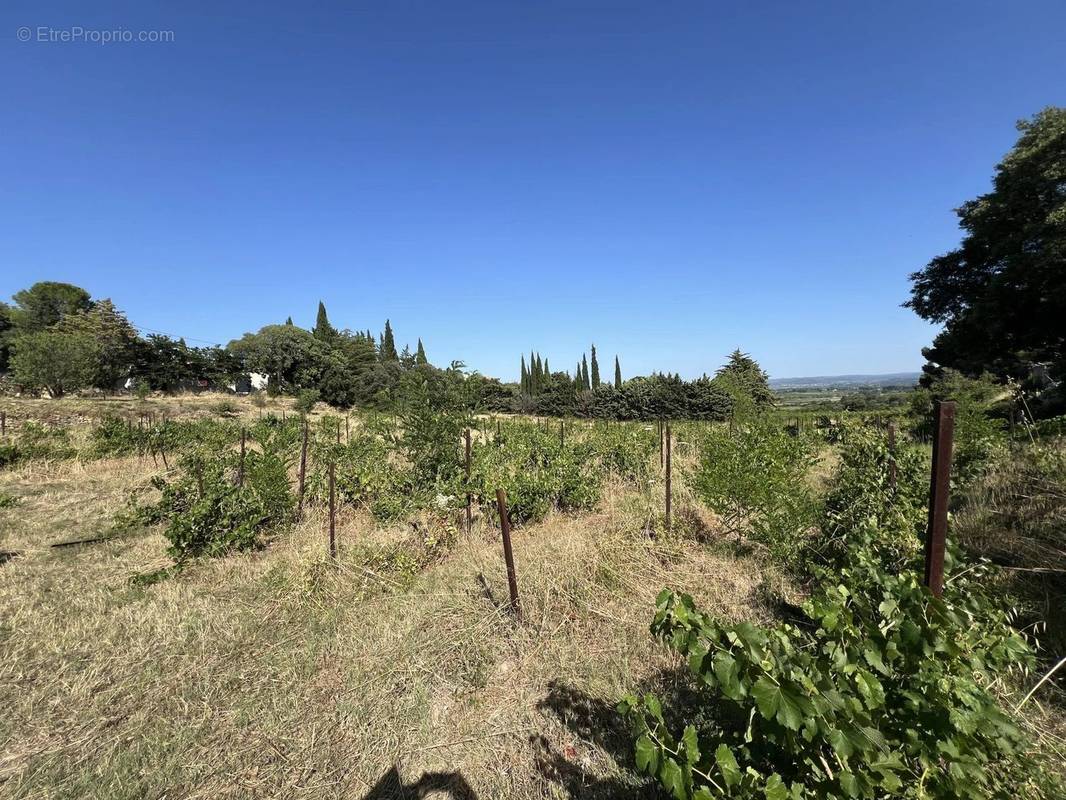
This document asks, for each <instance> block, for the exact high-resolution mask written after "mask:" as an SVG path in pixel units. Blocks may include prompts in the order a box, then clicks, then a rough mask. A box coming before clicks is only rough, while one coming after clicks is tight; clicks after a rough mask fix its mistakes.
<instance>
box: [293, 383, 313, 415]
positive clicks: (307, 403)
mask: <svg viewBox="0 0 1066 800" xmlns="http://www.w3.org/2000/svg"><path fill="white" fill-rule="evenodd" d="M318 398H319V394H318V389H304V390H303V391H301V392H300V393H299V394H298V395H296V410H297V411H298V412H299V413H301V414H310V413H311V412H312V411H314V410H315V403H317V402H318Z"/></svg>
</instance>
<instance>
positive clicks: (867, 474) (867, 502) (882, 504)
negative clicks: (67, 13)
mask: <svg viewBox="0 0 1066 800" xmlns="http://www.w3.org/2000/svg"><path fill="white" fill-rule="evenodd" d="M893 463H894V464H895V475H896V484H895V488H893V487H892V485H891V482H890V475H891V472H892V464H893ZM928 497H929V455H928V453H927V452H926V451H924V450H922V449H921V448H919V447H916V446H914V445H911V444H909V443H907V442H905V441H904V440H903V438H902V437H901V436H897V440H896V448H895V452H894V453H890V452H889V448H888V436H887V433H886V432H885V431H883V430H880V429H878V428H873V427H870V426H864V425H855V424H851V425H847V426H845V427H844V428H842V433H841V448H840V463H839V465H838V466H837V469H836V474H835V475H834V478H833V481H832V488H831V489H830V490H829V493H828V495H827V496H826V498H825V519H824V521H823V523H822V527H823V530H824V531H825V533H826V539H827V543H828V544H827V546H828V547H829V548H830V549H831V550H832V551H833V552H838V551H839V550H840V549H842V548H847V547H848V546H850V542H848V541H847V537H848V533H849V532H850V531H853V530H858V529H860V528H862V527H863V526H864V525H865V524H866V523H867V522H869V521H873V523H874V528H873V530H875V531H876V532H877V534H878V536H879V537H880V541H879V546H880V547H881V553H882V557H884V558H886V559H888V560H890V561H891V562H893V563H900V562H903V561H905V560H907V559H909V558H913V557H914V556H915V555H916V553H917V551H918V546H919V539H918V537H919V535H920V534H921V532H922V531H923V530H924V528H925V522H926V515H927V508H928Z"/></svg>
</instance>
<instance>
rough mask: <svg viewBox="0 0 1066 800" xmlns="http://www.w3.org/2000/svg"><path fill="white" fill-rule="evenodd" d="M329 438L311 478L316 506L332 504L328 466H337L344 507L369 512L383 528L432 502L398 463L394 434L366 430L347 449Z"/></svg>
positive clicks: (382, 429) (319, 446)
mask: <svg viewBox="0 0 1066 800" xmlns="http://www.w3.org/2000/svg"><path fill="white" fill-rule="evenodd" d="M325 438H326V441H325V442H324V443H323V442H320V443H318V444H317V445H316V447H315V451H314V458H313V463H314V464H316V465H317V466H316V467H315V469H314V471H313V472H312V473H311V475H310V476H309V477H308V485H307V492H308V497H309V498H310V499H311V500H314V501H317V502H326V501H327V500H328V498H329V483H328V465H329V463H330V462H331V461H332V462H333V464H334V476H335V486H336V493H337V498H338V502H340V503H347V504H348V505H351V506H354V507H356V508H363V509H365V510H367V511H368V512H370V514H372V515H373V516H374V518H375V519H377V520H379V521H381V522H392V521H394V520H398V519H404V518H406V517H407V516H409V515H410V514H411V513H413V512H414V511H415V510H416V509H417V508H418V506H419V505H424V504H425V503H426V502H427V500H428V498H427V497H426V495H425V493H419V492H418V487H417V486H416V485H415V481H414V476H413V475H412V472H411V470H409V469H407V468H406V466H405V465H403V464H402V463H400V462H399V461H398V460H397V458H396V457H395V454H394V440H393V436H392V434H391V432H390V431H389V430H388V428H385V427H384V426H374V425H368V426H366V427H363V428H360V429H358V430H356V431H355V432H353V435H352V436H351V437H350V438H349V440H348V442H347V443H346V444H343V445H338V444H335V443H333V442H332V441H330V437H329V436H328V435H327V436H326V437H325Z"/></svg>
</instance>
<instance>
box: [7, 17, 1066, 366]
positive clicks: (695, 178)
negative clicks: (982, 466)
mask: <svg viewBox="0 0 1066 800" xmlns="http://www.w3.org/2000/svg"><path fill="white" fill-rule="evenodd" d="M22 26H25V27H27V28H29V29H30V34H31V38H30V41H19V35H18V29H19V28H20V27H22ZM75 26H80V27H81V28H82V29H84V30H87V31H88V30H112V31H113V30H123V29H124V30H127V31H131V32H133V34H134V35H136V33H137V32H139V31H142V30H145V31H152V30H166V31H172V32H173V41H171V42H165V43H139V42H113V43H111V44H106V45H105V44H98V43H94V42H87V41H77V42H69V41H68V42H63V41H40V40H39V37H40V36H41V35H42V34H43V37H44V38H45V39H47V38H49V37H54V36H61V35H62V31H65V30H69V29H71V28H73V27H75ZM41 29H44V30H43V31H42V30H41ZM57 32H58V33H57ZM1064 53H1066V3H1062V2H1061V0H1054V1H1053V2H1002V3H989V2H974V1H973V0H971V1H970V2H937V3H928V2H900V3H879V4H874V3H855V2H812V3H792V2H788V3H785V2H781V3H725V2H706V1H705V2H678V3H671V4H663V3H651V2H644V3H618V2H614V3H580V4H578V3H573V2H566V3H563V2H536V3H525V2H523V3H518V2H500V0H496V1H495V2H477V3H470V2H462V3H459V2H440V1H439V0H438V1H437V2H410V3H379V2H375V3H367V2H355V3H353V2H347V3H315V4H296V3H284V4H281V3H278V4H275V3H269V2H267V3H264V2H256V3H224V4H223V3H192V2H186V3H168V4H163V3H156V2H145V1H144V0H141V1H139V2H131V3H107V2H98V3H91V4H88V3H55V2H48V1H47V0H45V1H44V2H32V3H29V2H10V1H9V2H7V3H5V4H4V6H3V8H2V9H0V69H2V74H3V76H4V79H3V81H0V101H2V105H0V107H2V109H3V113H2V117H0V119H2V123H0V175H2V179H0V267H2V272H0V295H2V296H3V297H4V298H5V299H6V298H7V296H8V295H10V294H11V293H12V292H14V291H17V290H18V289H20V288H22V287H24V286H27V285H29V284H31V283H33V282H34V281H37V280H63V281H70V282H73V283H77V284H79V285H82V286H84V287H86V288H87V289H89V290H90V291H91V292H92V293H93V295H94V296H97V297H111V298H113V299H114V300H115V302H116V303H117V304H118V305H119V306H120V307H121V308H123V309H124V310H125V311H126V312H127V313H128V315H129V317H130V319H131V321H133V322H134V323H136V324H138V325H140V326H144V327H146V328H149V329H154V330H159V331H165V332H168V333H172V334H176V335H184V336H186V337H187V338H188V339H189V340H190V341H192V340H204V341H218V342H226V341H228V340H229V339H231V338H235V337H237V336H239V335H240V334H241V333H243V332H244V331H246V330H254V329H257V328H259V327H260V326H262V325H265V324H268V323H271V322H280V321H283V320H284V319H285V317H286V316H288V315H290V314H291V315H292V317H293V319H294V320H295V321H296V322H297V323H298V324H303V325H308V326H309V325H311V324H312V323H313V321H314V313H315V310H316V307H317V302H318V300H319V299H320V298H321V299H323V300H325V302H326V304H327V307H328V309H329V312H330V317H331V319H332V321H333V322H334V324H335V325H338V326H339V327H352V328H358V329H365V328H368V327H369V328H372V329H373V330H374V331H375V332H377V331H379V330H380V329H381V327H382V326H383V324H384V320H385V318H386V317H391V319H392V324H393V327H394V329H395V330H396V335H397V340H398V341H399V343H401V344H402V343H403V342H405V341H406V342H410V343H411V345H412V347H413V345H414V343H415V340H416V338H417V337H418V336H421V337H422V338H423V340H424V342H425V344H426V348H427V351H428V353H429V356H430V358H431V360H434V361H435V362H437V363H446V362H447V361H449V360H451V359H461V360H463V361H465V362H467V364H468V365H470V366H471V367H473V368H476V369H479V370H481V371H482V372H486V373H488V374H494V375H500V376H501V377H504V378H513V377H515V376H516V373H517V365H518V356H519V353H520V352H522V351H528V350H529V349H530V348H532V347H535V348H537V349H539V351H540V352H541V353H542V354H544V355H545V356H547V357H548V358H549V360H550V362H551V364H552V366H553V367H554V368H557V369H558V368H572V365H573V364H574V362H575V361H576V360H577V359H578V358H579V357H580V354H581V351H582V349H583V348H586V347H587V346H588V344H589V343H590V342H595V344H596V345H597V349H598V350H599V352H600V354H601V362H602V363H603V364H604V365H605V368H607V367H606V365H607V364H608V363H609V362H610V360H611V358H612V357H613V355H614V354H615V353H618V354H620V355H621V358H622V366H623V371H624V373H625V374H626V375H627V376H629V375H632V374H634V373H646V372H648V371H651V370H653V369H660V370H669V371H677V372H680V373H682V374H683V375H686V376H692V375H698V374H700V373H702V372H705V371H707V372H711V371H713V370H714V369H715V368H716V367H717V366H718V365H719V364H720V363H721V362H722V361H723V359H724V356H725V354H726V353H727V352H728V351H730V350H732V349H733V348H735V347H738V346H739V347H741V348H742V349H744V350H747V351H749V352H751V353H752V355H754V356H755V357H756V358H757V359H759V360H760V362H761V363H762V364H763V365H764V366H765V367H766V368H767V370H768V371H769V372H770V373H771V374H772V375H774V376H779V377H784V376H794V375H812V374H836V373H861V372H870V373H874V372H890V371H902V370H908V369H917V368H918V367H919V366H920V364H921V361H922V359H921V356H920V348H921V347H922V346H923V345H924V344H926V343H928V341H929V340H930V339H931V337H932V335H933V333H934V329H933V328H931V327H930V326H928V325H926V324H924V323H922V322H921V321H920V320H918V319H917V318H916V317H915V316H914V315H913V314H912V313H911V312H909V311H907V310H906V309H902V308H900V307H899V304H900V303H901V302H902V301H904V300H905V299H906V298H907V293H908V281H907V275H908V273H910V272H911V271H913V270H915V269H918V268H920V267H921V266H923V265H924V264H925V263H926V262H927V261H928V260H929V258H931V257H932V256H934V255H936V254H938V253H941V252H943V251H945V250H947V249H950V248H951V247H952V246H954V244H955V243H956V242H957V241H958V238H959V232H958V229H957V227H956V224H955V217H954V215H953V213H952V208H954V207H955V206H957V205H959V204H960V203H961V202H962V201H964V200H966V199H968V198H971V197H973V196H974V195H976V194H978V193H980V192H982V191H985V190H987V188H988V186H989V180H990V177H991V174H992V171H993V167H994V165H995V163H996V162H997V161H998V160H999V158H1000V157H1001V156H1002V155H1003V154H1004V153H1005V152H1006V151H1007V150H1008V149H1009V148H1010V146H1011V144H1012V143H1013V141H1014V139H1015V137H1016V132H1015V130H1014V123H1015V121H1016V120H1017V119H1019V118H1022V117H1027V116H1030V115H1031V114H1033V113H1034V112H1036V111H1037V110H1039V109H1040V108H1041V107H1043V106H1046V105H1052V104H1055V105H1062V104H1066V56H1064V55H1063V54H1064Z"/></svg>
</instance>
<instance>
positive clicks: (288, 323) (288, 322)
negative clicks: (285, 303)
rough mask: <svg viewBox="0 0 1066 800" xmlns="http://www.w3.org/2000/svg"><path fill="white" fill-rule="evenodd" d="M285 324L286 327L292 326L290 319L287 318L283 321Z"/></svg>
mask: <svg viewBox="0 0 1066 800" xmlns="http://www.w3.org/2000/svg"><path fill="white" fill-rule="evenodd" d="M285 324H286V325H292V317H287V318H286V319H285Z"/></svg>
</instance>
